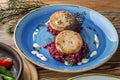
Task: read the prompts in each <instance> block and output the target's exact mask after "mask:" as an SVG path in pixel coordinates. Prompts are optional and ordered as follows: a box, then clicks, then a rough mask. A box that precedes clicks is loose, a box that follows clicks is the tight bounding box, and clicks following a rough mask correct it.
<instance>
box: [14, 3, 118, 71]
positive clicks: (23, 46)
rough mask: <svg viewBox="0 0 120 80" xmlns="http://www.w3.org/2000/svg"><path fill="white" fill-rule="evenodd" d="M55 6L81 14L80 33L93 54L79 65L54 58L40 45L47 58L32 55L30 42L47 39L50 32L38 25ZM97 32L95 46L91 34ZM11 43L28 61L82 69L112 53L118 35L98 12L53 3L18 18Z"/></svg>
mask: <svg viewBox="0 0 120 80" xmlns="http://www.w3.org/2000/svg"><path fill="white" fill-rule="evenodd" d="M58 10H67V11H69V12H71V13H72V14H73V15H74V14H80V15H81V16H82V18H83V23H82V30H81V31H80V34H81V36H82V38H83V40H84V41H85V42H87V44H88V47H89V51H88V53H87V56H86V57H88V56H89V55H90V53H91V52H92V51H94V50H96V51H97V55H95V56H94V57H92V58H90V60H89V62H88V63H86V64H82V65H74V66H66V65H65V64H64V63H61V62H58V61H56V60H54V59H53V58H52V57H51V56H50V54H49V52H48V50H47V49H44V48H41V50H40V51H39V52H40V53H42V54H44V55H45V56H46V57H47V58H48V61H42V60H40V59H39V58H38V57H36V56H35V55H33V54H31V51H32V50H33V43H35V42H36V43H38V44H39V45H40V46H43V45H45V44H46V43H49V42H50V39H51V38H53V36H52V35H51V34H50V33H49V32H47V28H46V26H45V25H41V24H42V23H45V22H47V21H48V20H49V18H50V16H51V14H52V13H54V12H55V11H58ZM36 28H39V29H40V31H39V32H38V34H37V36H35V37H34V40H33V32H34V31H35V30H36ZM95 34H96V35H97V36H98V39H99V42H100V45H99V47H98V48H96V47H95V45H94V35H95ZM14 37H15V43H16V46H17V48H18V49H19V50H20V51H21V52H22V53H23V55H24V56H25V57H26V58H27V59H28V60H29V61H31V62H32V63H34V64H36V65H38V66H40V67H43V68H46V69H50V70H54V71H59V72H82V71H87V70H90V69H93V68H96V67H98V66H100V65H101V64H103V63H105V62H106V61H108V59H110V58H111V57H112V55H113V54H114V53H115V51H116V49H117V47H118V35H117V32H116V30H115V28H114V26H113V25H112V24H111V22H110V21H109V20H107V19H106V18H105V17H104V16H102V15H101V14H99V13H98V12H96V11H94V10H91V9H88V8H85V7H81V6H75V5H64V4H63V5H53V6H47V7H43V8H40V9H36V10H34V11H32V12H30V13H28V14H27V15H26V16H24V17H23V18H22V20H20V22H19V23H18V24H17V27H16V30H15V36H14Z"/></svg>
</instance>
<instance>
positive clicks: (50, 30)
mask: <svg viewBox="0 0 120 80" xmlns="http://www.w3.org/2000/svg"><path fill="white" fill-rule="evenodd" d="M47 31H48V32H50V33H51V34H52V35H54V36H56V35H58V34H59V33H60V31H56V30H55V29H53V28H52V27H51V26H50V24H49V23H48V26H47Z"/></svg>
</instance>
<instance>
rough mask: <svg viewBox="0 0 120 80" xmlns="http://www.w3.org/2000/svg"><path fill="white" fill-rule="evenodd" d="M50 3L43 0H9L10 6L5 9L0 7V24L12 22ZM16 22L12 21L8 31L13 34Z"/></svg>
mask: <svg viewBox="0 0 120 80" xmlns="http://www.w3.org/2000/svg"><path fill="white" fill-rule="evenodd" d="M46 5H48V4H45V3H43V2H42V1H41V0H37V1H25V0H8V8H5V9H3V8H2V7H0V24H5V23H7V22H11V21H12V20H15V21H16V20H18V19H20V18H21V17H22V16H24V15H25V14H27V13H28V12H30V11H32V10H34V9H36V8H41V7H43V6H46ZM16 24H17V22H16V23H14V24H13V23H11V24H10V25H9V28H8V29H7V32H8V33H10V34H13V31H14V30H13V29H14V27H15V26H11V25H16Z"/></svg>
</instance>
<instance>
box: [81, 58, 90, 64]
mask: <svg viewBox="0 0 120 80" xmlns="http://www.w3.org/2000/svg"><path fill="white" fill-rule="evenodd" d="M88 61H89V59H87V58H83V59H82V61H81V62H82V63H87V62H88Z"/></svg>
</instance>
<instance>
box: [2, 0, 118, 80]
mask: <svg viewBox="0 0 120 80" xmlns="http://www.w3.org/2000/svg"><path fill="white" fill-rule="evenodd" d="M42 1H43V2H45V3H47V4H50V5H52V4H75V5H80V6H85V7H89V8H91V9H94V10H96V11H98V12H100V13H101V14H103V15H104V16H106V17H107V18H108V19H109V20H110V21H111V22H112V23H113V25H114V26H115V28H116V30H117V32H118V35H119V37H120V0H42ZM8 24H9V23H8ZM7 28H8V25H7V24H6V25H1V26H0V42H3V43H6V44H8V45H10V46H11V47H14V48H15V44H14V40H13V36H12V35H9V34H7V33H6V29H7ZM36 68H37V71H38V77H39V79H38V80H66V79H68V78H70V77H74V76H77V75H81V74H91V73H103V74H111V75H116V76H120V46H119V47H118V49H117V51H116V53H115V54H114V55H113V57H112V58H111V59H110V60H109V61H108V62H106V63H105V64H103V65H102V66H100V67H98V68H96V69H93V70H90V71H87V72H83V73H60V72H54V71H50V70H46V69H43V68H40V67H38V66H36Z"/></svg>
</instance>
